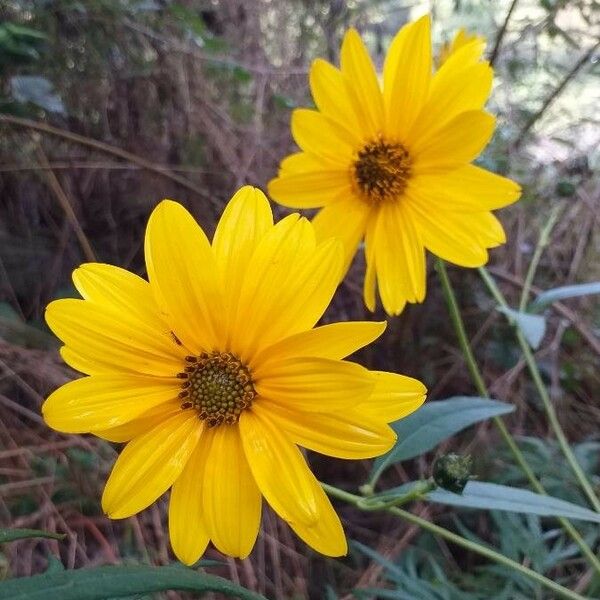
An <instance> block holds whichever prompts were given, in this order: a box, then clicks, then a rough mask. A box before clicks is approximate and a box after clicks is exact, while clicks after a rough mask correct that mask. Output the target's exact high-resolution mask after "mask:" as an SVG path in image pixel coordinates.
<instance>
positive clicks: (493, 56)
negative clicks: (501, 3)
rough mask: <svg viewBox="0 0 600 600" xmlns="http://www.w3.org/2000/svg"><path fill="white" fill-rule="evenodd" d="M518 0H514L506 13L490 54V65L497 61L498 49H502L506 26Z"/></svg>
mask: <svg viewBox="0 0 600 600" xmlns="http://www.w3.org/2000/svg"><path fill="white" fill-rule="evenodd" d="M517 2H518V0H513V1H512V4H511V5H510V8H509V9H508V12H507V13H506V17H504V22H503V23H502V26H501V27H500V29H499V30H498V35H497V36H496V42H495V43H494V49H493V50H492V53H491V54H490V65H491V66H492V67H493V66H494V63H495V62H496V58H498V51H499V50H500V44H502V39H503V38H504V34H505V33H506V27H507V26H508V22H509V21H510V17H511V15H512V14H513V11H514V10H515V6H516V5H517Z"/></svg>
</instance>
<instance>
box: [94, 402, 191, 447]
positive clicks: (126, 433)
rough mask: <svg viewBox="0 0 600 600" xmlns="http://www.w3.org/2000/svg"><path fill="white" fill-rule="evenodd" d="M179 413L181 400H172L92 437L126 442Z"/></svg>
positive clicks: (95, 433) (98, 432) (95, 432)
mask: <svg viewBox="0 0 600 600" xmlns="http://www.w3.org/2000/svg"><path fill="white" fill-rule="evenodd" d="M179 412H181V400H179V399H177V400H172V401H170V402H165V403H163V404H159V405H158V406H155V407H154V408H151V409H150V410H147V411H145V412H144V413H142V414H141V415H140V416H139V417H137V418H135V419H133V421H128V422H127V423H123V425H117V426H116V427H111V428H110V429H103V430H102V431H94V435H95V436H97V437H99V438H102V439H103V440H108V441H109V442H117V443H121V442H128V441H129V440H132V439H133V438H134V437H137V436H139V435H142V434H144V433H146V432H147V431H150V430H151V429H153V428H154V427H156V426H157V425H159V424H160V423H162V422H163V421H166V420H167V419H169V418H170V417H172V416H173V415H175V414H177V413H179Z"/></svg>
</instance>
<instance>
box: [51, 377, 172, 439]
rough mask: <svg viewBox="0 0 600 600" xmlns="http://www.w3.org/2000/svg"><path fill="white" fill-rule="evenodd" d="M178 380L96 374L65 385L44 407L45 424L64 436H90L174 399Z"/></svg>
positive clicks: (52, 395)
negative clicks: (78, 434) (88, 434)
mask: <svg viewBox="0 0 600 600" xmlns="http://www.w3.org/2000/svg"><path fill="white" fill-rule="evenodd" d="M180 388H181V382H180V381H178V380H177V379H176V378H174V377H173V378H166V377H144V376H142V375H139V376H136V375H125V374H119V375H94V376H93V377H83V378H82V379H76V380H74V381H70V382H69V383H65V384H64V385H63V386H61V387H59V388H58V389H57V390H56V391H55V392H53V393H52V394H50V396H49V397H48V399H47V400H46V401H45V402H44V404H43V405H42V414H43V416H44V420H45V421H46V423H47V424H48V425H49V426H50V427H52V428H53V429H57V430H58V431H63V432H65V433H87V432H95V431H100V430H102V429H108V428H110V427H116V426H117V425H122V424H123V423H126V422H127V421H131V420H133V419H135V418H136V417H139V416H140V415H141V414H142V413H144V412H145V411H147V410H149V409H151V408H153V407H155V406H158V405H160V404H163V403H165V402H168V401H169V400H173V399H174V398H176V397H177V393H178V392H179V390H180Z"/></svg>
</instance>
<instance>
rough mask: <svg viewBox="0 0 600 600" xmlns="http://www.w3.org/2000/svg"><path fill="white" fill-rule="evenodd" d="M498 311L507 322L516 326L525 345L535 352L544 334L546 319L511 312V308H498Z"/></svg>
mask: <svg viewBox="0 0 600 600" xmlns="http://www.w3.org/2000/svg"><path fill="white" fill-rule="evenodd" d="M498 311H500V312H501V313H503V314H505V315H506V316H507V317H508V320H509V321H510V322H511V323H512V324H513V325H515V326H517V327H518V328H519V329H520V330H521V331H522V332H523V335H524V336H525V339H526V340H527V343H528V344H529V345H530V346H531V347H532V348H533V349H534V350H537V349H538V348H539V347H540V344H541V343H542V340H543V339H544V335H545V333H546V319H545V318H544V317H542V316H541V315H530V314H529V313H525V312H520V311H518V310H513V309H512V308H504V307H503V306H499V307H498Z"/></svg>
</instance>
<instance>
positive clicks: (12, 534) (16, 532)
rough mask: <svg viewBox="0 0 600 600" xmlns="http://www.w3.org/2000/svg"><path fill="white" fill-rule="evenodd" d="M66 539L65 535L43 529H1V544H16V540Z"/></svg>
mask: <svg viewBox="0 0 600 600" xmlns="http://www.w3.org/2000/svg"><path fill="white" fill-rule="evenodd" d="M65 537H66V535H65V534H64V533H52V532H51V531H42V530H41V529H0V544H5V543H6V542H14V541H15V540H26V539H28V538H50V539H53V540H63V539H64V538H65Z"/></svg>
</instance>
